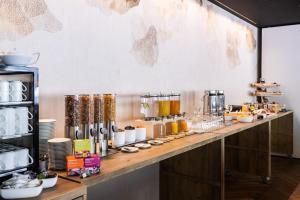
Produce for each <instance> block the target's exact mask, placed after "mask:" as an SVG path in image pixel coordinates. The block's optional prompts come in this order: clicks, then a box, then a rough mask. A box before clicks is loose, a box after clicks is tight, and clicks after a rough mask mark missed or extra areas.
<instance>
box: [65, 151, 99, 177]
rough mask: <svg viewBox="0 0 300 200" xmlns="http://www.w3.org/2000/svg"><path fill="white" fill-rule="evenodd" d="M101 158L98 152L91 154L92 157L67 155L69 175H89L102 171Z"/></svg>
mask: <svg viewBox="0 0 300 200" xmlns="http://www.w3.org/2000/svg"><path fill="white" fill-rule="evenodd" d="M100 163H101V159H100V157H99V155H97V154H91V155H90V157H86V158H76V156H73V155H72V156H67V176H80V177H88V176H91V175H93V174H98V173H100Z"/></svg>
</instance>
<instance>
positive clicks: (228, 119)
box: [224, 116, 233, 121]
mask: <svg viewBox="0 0 300 200" xmlns="http://www.w3.org/2000/svg"><path fill="white" fill-rule="evenodd" d="M224 119H225V121H231V120H233V117H232V116H225V117H224Z"/></svg>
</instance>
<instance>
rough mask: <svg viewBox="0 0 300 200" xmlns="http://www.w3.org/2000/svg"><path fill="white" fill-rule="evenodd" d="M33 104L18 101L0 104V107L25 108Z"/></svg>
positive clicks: (31, 102)
mask: <svg viewBox="0 0 300 200" xmlns="http://www.w3.org/2000/svg"><path fill="white" fill-rule="evenodd" d="M31 104H33V101H20V102H0V107H1V106H27V105H31Z"/></svg>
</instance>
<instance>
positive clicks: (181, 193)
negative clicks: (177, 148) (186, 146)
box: [160, 140, 224, 200]
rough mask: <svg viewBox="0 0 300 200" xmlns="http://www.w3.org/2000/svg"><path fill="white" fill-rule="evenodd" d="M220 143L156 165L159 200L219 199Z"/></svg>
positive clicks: (221, 195)
mask: <svg viewBox="0 0 300 200" xmlns="http://www.w3.org/2000/svg"><path fill="white" fill-rule="evenodd" d="M222 156H223V153H222V140H219V141H216V142H213V143H210V144H207V145H205V146H203V147H200V148H197V149H194V150H191V151H188V152H186V153H183V154H180V155H177V156H175V157H172V158H169V159H167V160H164V161H162V162H160V199H163V200H168V199H169V200H177V199H178V200H179V199H180V200H185V199H186V200H191V199H204V200H205V199H207V200H213V199H218V200H219V199H222V198H223V194H222V192H223V189H222V186H223V185H224V184H223V183H222V181H223V178H222V177H223V170H222V169H223V163H222V162H221V161H222V158H221V157H222Z"/></svg>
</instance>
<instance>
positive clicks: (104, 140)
mask: <svg viewBox="0 0 300 200" xmlns="http://www.w3.org/2000/svg"><path fill="white" fill-rule="evenodd" d="M103 102H104V120H103V121H104V128H101V129H100V132H101V135H100V141H101V143H100V145H101V151H102V154H105V152H107V151H108V147H109V146H112V140H113V138H114V132H116V130H117V127H116V95H114V94H104V95H103Z"/></svg>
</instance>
